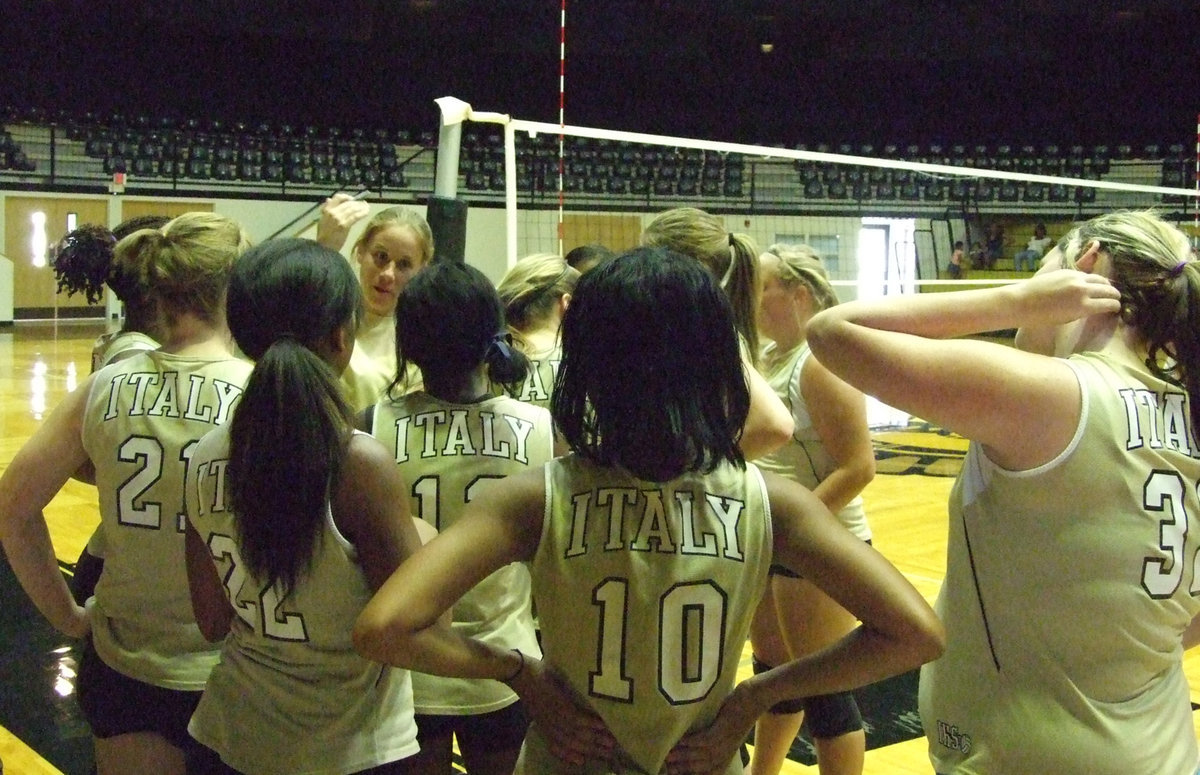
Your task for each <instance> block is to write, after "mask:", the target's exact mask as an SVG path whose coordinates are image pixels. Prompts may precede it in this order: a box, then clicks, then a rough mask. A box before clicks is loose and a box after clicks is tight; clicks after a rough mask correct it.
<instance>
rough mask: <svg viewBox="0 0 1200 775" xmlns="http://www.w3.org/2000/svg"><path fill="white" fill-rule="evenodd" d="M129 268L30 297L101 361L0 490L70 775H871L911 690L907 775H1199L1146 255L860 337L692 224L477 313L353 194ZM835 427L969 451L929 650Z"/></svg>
mask: <svg viewBox="0 0 1200 775" xmlns="http://www.w3.org/2000/svg"><path fill="white" fill-rule="evenodd" d="M364 220H365V227H364V228H363V229H362V231H361V234H360V236H359V237H358V238H357V240H356V241H355V242H354V243H353V245H352V246H350V250H349V252H350V255H351V261H349V262H348V261H346V260H345V258H344V257H343V255H342V254H341V253H340V252H339V251H340V250H341V248H342V247H343V244H344V243H345V242H346V241H347V236H348V234H349V232H350V229H351V226H352V225H354V224H355V223H356V222H359V221H364ZM114 233H115V237H110V238H109V239H108V241H107V242H106V241H105V239H93V240H89V239H85V236H86V235H81V236H73V237H71V238H69V239H68V241H67V242H66V243H64V253H63V256H64V259H60V262H59V264H60V266H61V269H60V270H59V271H60V272H63V273H66V274H67V275H68V276H67V277H65V279H60V283H65V284H66V285H67V286H68V287H70V288H72V289H77V290H87V291H88V293H89V295H90V294H93V293H98V292H99V289H100V288H101V287H102V286H103V285H108V286H109V287H110V288H111V289H112V290H113V291H114V292H115V293H117V294H118V296H119V297H120V299H121V300H122V302H123V303H124V304H125V307H126V310H127V313H126V317H125V322H124V327H123V329H122V331H120V332H116V333H115V334H112V335H108V336H105V337H103V338H102V340H100V341H98V342H97V344H96V350H95V355H94V361H93V366H94V373H93V374H92V376H91V377H89V378H88V379H87V380H86V381H84V382H83V383H82V384H81V385H80V387H79V388H78V389H77V390H75V391H74V392H73V393H71V394H69V395H68V396H67V397H66V398H65V399H64V400H63V401H62V402H61V404H60V405H59V406H58V407H57V408H56V409H55V410H54V411H53V412H52V413H50V414H49V415H48V416H47V418H46V419H45V421H44V422H43V423H42V425H41V426H40V427H39V429H38V430H37V431H36V433H35V435H34V436H33V437H32V438H31V439H30V440H29V442H28V443H27V444H26V445H25V446H24V447H23V448H22V449H21V450H20V451H19V452H18V454H17V455H16V457H15V458H14V460H13V461H12V463H11V465H9V467H8V469H7V470H6V471H5V473H4V475H3V477H2V478H0V542H2V544H3V547H4V551H5V553H6V554H7V556H8V558H9V561H10V563H11V564H12V566H13V569H14V571H15V573H16V574H17V577H18V579H19V580H20V581H21V584H22V586H23V587H24V589H25V590H26V592H27V593H28V594H29V596H30V598H31V599H32V600H33V602H34V603H35V604H36V605H37V607H38V609H39V610H40V611H41V612H42V614H43V615H44V616H45V617H46V618H47V619H48V620H49V621H50V622H51V624H53V625H54V626H55V627H56V628H57V629H59V630H60V631H62V632H63V633H65V634H67V635H69V636H72V637H76V638H81V639H82V642H83V645H82V656H81V660H80V669H79V675H78V681H77V693H78V698H79V702H80V705H81V708H82V709H83V712H84V715H85V717H86V718H87V720H88V722H89V724H90V725H91V728H92V733H93V738H94V743H95V760H96V765H97V771H98V772H99V773H100V775H110V774H111V773H131V772H156V773H184V772H186V773H246V775H273V774H276V773H278V774H279V775H283V774H284V773H301V772H303V773H327V774H329V775H345V774H348V773H360V772H367V773H421V774H422V775H424V774H425V773H429V774H431V775H432V774H434V773H436V774H437V775H445V774H446V773H450V772H452V771H453V769H452V756H453V751H454V749H455V747H456V748H457V750H458V752H459V753H460V755H461V757H462V762H463V764H464V766H465V768H466V770H467V772H468V773H471V774H472V775H493V774H494V775H508V774H510V773H529V774H537V775H542V774H543V773H564V774H565V773H571V774H572V775H576V774H577V773H584V774H587V775H593V774H594V775H602V774H605V773H614V775H615V774H616V773H646V774H648V775H658V774H659V773H670V775H692V774H693V773H695V774H703V775H707V774H709V773H712V774H715V775H734V774H735V773H743V772H749V773H752V775H777V773H778V772H779V771H780V768H781V766H782V764H783V760H784V758H785V756H786V754H787V751H788V748H789V747H790V745H791V741H792V740H793V739H794V738H795V736H796V734H797V732H798V730H799V729H800V726H801V724H802V723H806V724H807V725H808V729H809V732H810V734H811V736H812V738H813V740H814V744H815V747H816V751H817V757H818V761H819V767H820V771H821V772H822V773H823V775H834V774H837V773H858V774H859V775H861V773H862V767H863V758H864V750H865V734H864V725H863V721H862V718H861V715H860V712H859V709H858V707H857V704H856V701H855V696H854V694H853V690H854V689H856V688H858V687H861V686H863V685H866V684H869V683H873V682H876V681H879V680H882V679H884V678H887V677H890V676H893V675H896V674H899V673H902V672H905V671H909V670H913V669H915V668H918V667H921V678H920V690H919V692H920V696H919V704H920V715H921V722H922V724H923V725H924V728H925V733H926V737H927V738H928V742H929V755H930V762H931V766H932V768H933V771H934V772H935V773H937V775H951V774H952V773H953V774H956V775H957V774H959V773H962V774H964V775H971V774H978V773H1030V772H1055V773H1080V774H1081V775H1082V774H1084V773H1086V774H1087V775H1151V773H1155V774H1158V773H1169V775H1194V773H1197V772H1198V771H1200V750H1198V749H1197V743H1196V735H1195V733H1194V730H1193V722H1192V710H1191V704H1190V699H1189V688H1188V685H1187V680H1186V677H1185V675H1184V672H1183V667H1182V654H1183V651H1184V649H1185V648H1187V647H1190V646H1191V645H1193V644H1195V643H1196V642H1200V625H1198V624H1195V623H1194V622H1195V621H1196V620H1197V614H1200V591H1198V590H1200V575H1198V574H1197V568H1198V567H1200V566H1197V565H1196V563H1194V562H1193V560H1194V555H1195V549H1194V546H1192V544H1193V543H1194V538H1193V536H1195V535H1200V523H1198V522H1197V520H1200V497H1198V496H1197V490H1196V486H1195V483H1196V482H1197V481H1200V455H1198V454H1196V452H1195V450H1196V449H1197V444H1196V428H1197V427H1200V424H1198V422H1197V418H1198V417H1200V406H1198V404H1197V399H1200V263H1197V259H1196V256H1195V255H1194V253H1193V251H1192V248H1191V246H1190V244H1189V242H1188V239H1187V237H1186V235H1184V234H1183V233H1182V232H1181V231H1179V230H1178V229H1177V228H1176V227H1175V226H1172V225H1171V224H1169V223H1167V222H1165V221H1164V220H1162V219H1161V218H1160V217H1159V216H1157V215H1155V214H1153V213H1150V212H1129V211H1122V212H1115V213H1112V214H1108V215H1103V216H1100V217H1097V218H1094V219H1093V220H1091V221H1088V222H1086V223H1083V224H1080V225H1079V226H1077V227H1076V228H1075V229H1073V230H1072V231H1071V232H1070V233H1069V234H1068V235H1067V236H1066V237H1064V238H1063V239H1062V240H1061V241H1060V243H1059V244H1058V245H1057V246H1056V247H1054V248H1053V249H1052V250H1050V252H1049V254H1048V255H1047V256H1046V257H1045V259H1043V261H1042V265H1041V268H1040V269H1039V270H1038V272H1037V273H1036V274H1035V275H1034V276H1033V277H1032V278H1030V279H1028V280H1024V281H1021V282H1019V283H1015V284H1013V285H1008V286H1002V287H996V288H991V289H986V290H971V291H957V292H949V293H930V294H919V295H916V296H905V297H899V298H884V299H881V300H877V301H848V302H846V303H838V298H837V295H836V293H834V290H833V287H832V285H831V284H830V282H829V278H828V276H827V274H826V272H825V269H824V267H823V266H822V263H821V259H820V257H819V256H817V255H816V254H815V253H814V252H813V251H812V250H811V248H808V247H807V246H804V245H772V246H770V247H769V248H767V249H766V250H765V251H760V250H759V249H758V247H757V246H756V245H755V244H754V242H753V240H751V239H750V238H749V236H748V235H745V234H741V233H736V232H735V233H731V232H729V231H728V230H727V227H726V225H725V221H724V219H722V218H719V217H717V216H713V215H711V214H709V213H706V212H704V211H701V210H697V209H694V208H677V209H673V210H669V211H666V212H664V213H660V214H658V215H656V216H655V217H654V218H653V219H651V220H650V222H649V223H648V224H647V226H646V228H645V230H644V233H643V235H642V240H641V242H642V244H641V246H639V247H637V248H634V249H631V250H628V251H626V252H623V253H620V254H612V253H611V252H608V251H605V250H603V249H598V248H595V247H593V248H592V249H590V250H588V251H582V252H580V253H579V254H575V255H571V254H569V255H568V256H565V257H564V256H556V255H547V254H537V255H532V256H529V257H527V258H525V259H523V260H522V261H519V262H518V263H517V264H516V266H514V267H513V268H512V269H511V270H510V271H509V272H508V273H507V274H506V275H505V277H504V278H503V279H502V280H501V281H500V282H499V283H498V284H496V285H493V283H492V282H491V280H489V279H488V278H487V277H486V276H485V275H484V274H483V273H481V272H480V271H479V270H477V269H475V268H474V267H472V266H470V265H469V257H468V263H466V264H463V263H458V262H453V261H436V260H434V259H433V256H434V254H435V251H434V245H433V236H432V233H431V232H430V230H429V228H428V225H427V224H425V223H424V221H423V219H421V218H420V217H419V216H416V215H415V214H414V213H412V212H411V211H407V210H404V209H403V208H386V209H383V210H379V211H378V212H376V213H374V215H371V207H370V206H369V205H368V204H367V203H365V202H362V201H360V200H355V199H351V198H350V197H347V196H344V195H336V196H334V197H332V198H331V199H329V200H328V201H327V202H326V203H325V205H324V207H323V210H322V219H321V224H320V227H319V229H318V236H317V239H316V240H306V239H299V238H284V239H273V240H269V241H267V242H264V243H261V244H259V245H254V246H251V244H250V241H249V239H248V238H247V237H246V234H245V232H244V231H243V230H242V228H241V227H240V226H239V225H238V224H237V223H235V222H234V221H232V220H231V219H229V218H226V217H224V216H220V215H214V214H211V213H189V214H185V215H181V216H179V217H177V218H174V219H171V220H166V219H160V220H158V221H153V222H145V221H139V222H137V223H133V224H129V225H128V228H126V229H121V228H118V229H117V230H114ZM67 248H71V249H70V250H68V249H67ZM84 249H88V250H98V251H104V250H107V251H109V254H110V255H108V259H107V264H106V266H105V269H104V271H103V272H102V273H101V274H99V275H92V276H87V277H85V276H75V275H72V273H73V272H76V267H81V266H85V265H86V266H94V265H95V262H87V261H83V260H79V261H76V260H75V259H74V257H73V255H72V250H84ZM585 252H586V253H587V255H584V253H585ZM356 268H357V271H356ZM1008 328H1013V329H1018V334H1017V338H1016V343H1015V344H1016V346H1015V347H1009V346H1007V345H1002V344H996V343H992V342H989V341H984V340H978V339H973V338H971V335H973V334H979V333H984V332H989V331H996V330H1002V329H1008ZM865 395H872V396H875V397H877V398H878V399H880V400H881V401H883V402H885V403H887V404H889V405H892V406H894V407H897V408H899V409H902V410H905V411H907V412H910V413H911V414H913V415H916V416H918V417H921V418H923V419H924V420H927V421H929V422H931V423H934V424H936V425H938V426H939V427H943V428H946V429H948V430H951V431H954V432H957V433H960V434H961V435H963V436H965V437H966V438H968V439H969V440H970V447H969V450H968V453H967V456H966V460H965V462H964V466H963V471H962V473H961V474H960V475H959V478H958V480H957V481H956V484H955V487H954V490H953V492H952V493H951V496H950V502H949V508H948V513H949V531H950V539H949V548H948V557H947V571H946V577H945V583H944V584H943V587H942V590H941V592H940V593H939V596H938V600H937V602H936V604H935V605H934V606H932V607H931V606H930V605H929V604H928V603H927V602H926V601H925V600H924V599H923V598H922V596H921V595H920V594H919V593H918V592H917V591H916V589H914V587H913V586H912V584H911V583H910V582H909V581H908V580H907V579H906V578H905V577H904V576H903V575H902V574H901V573H900V572H899V571H897V570H896V568H895V567H893V566H892V565H891V564H890V563H889V562H888V561H887V560H886V559H885V558H884V557H883V556H882V555H881V554H880V553H879V552H878V551H876V550H875V548H873V546H872V545H871V542H872V536H871V532H870V528H869V523H868V515H867V514H866V511H865V509H864V507H863V501H862V497H861V493H862V490H863V488H864V487H866V485H867V484H868V483H869V482H870V481H871V479H872V477H873V476H874V457H873V452H872V446H871V439H870V432H869V430H868V426H867V421H866V411H865V402H866V399H865ZM70 478H76V479H79V480H82V481H87V482H92V483H94V484H95V485H96V488H97V491H98V493H99V498H100V515H101V522H100V527H99V528H98V530H97V531H96V534H95V536H94V537H93V538H92V540H91V541H90V542H89V544H88V548H87V550H86V551H85V553H84V555H83V556H82V557H81V558H80V562H79V565H78V570H77V573H76V575H75V577H74V579H73V582H72V585H71V586H69V585H68V584H67V582H66V581H65V580H64V578H63V576H62V574H61V573H60V571H59V568H58V564H57V560H56V557H55V554H54V550H53V547H52V546H51V543H50V536H49V530H48V527H47V524H46V521H45V519H44V517H43V516H42V510H43V509H44V508H45V507H46V505H47V504H48V503H49V502H50V500H51V499H52V498H53V497H54V496H55V494H56V493H57V492H58V491H59V490H60V489H61V488H62V486H63V485H64V484H65V483H66V482H67V480H68V479H70ZM1049 589H1053V590H1054V594H1053V595H1048V594H1047V590H1049ZM747 642H749V643H750V644H751V646H752V650H753V654H754V663H755V664H754V668H755V669H754V675H753V676H752V677H751V678H748V679H746V680H743V681H740V682H739V681H738V680H737V670H738V664H739V661H740V659H741V655H742V652H743V649H744V647H745V644H746V643H747ZM751 733H753V735H754V737H753V741H754V746H753V755H752V756H748V755H747V754H746V750H747V749H746V747H745V742H746V741H747V739H748V738H749V736H750V734H751Z"/></svg>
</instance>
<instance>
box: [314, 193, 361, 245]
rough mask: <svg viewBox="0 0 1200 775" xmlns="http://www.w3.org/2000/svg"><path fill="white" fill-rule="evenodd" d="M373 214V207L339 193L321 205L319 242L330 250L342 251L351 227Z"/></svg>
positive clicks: (318, 230) (318, 227)
mask: <svg viewBox="0 0 1200 775" xmlns="http://www.w3.org/2000/svg"><path fill="white" fill-rule="evenodd" d="M370 214H371V205H369V204H367V203H366V202H364V201H362V200H361V199H355V198H354V197H352V196H350V195H349V194H346V193H341V192H339V193H337V194H334V195H333V196H331V197H329V198H328V199H326V200H325V203H324V204H322V205H321V217H320V218H319V219H318V220H317V242H319V243H320V244H321V245H323V246H325V247H327V248H329V249H330V250H341V249H342V246H343V245H345V244H346V237H348V236H349V235H350V227H351V226H353V225H354V224H356V223H358V222H359V221H361V220H362V219H363V218H366V217H367V216H368V215H370Z"/></svg>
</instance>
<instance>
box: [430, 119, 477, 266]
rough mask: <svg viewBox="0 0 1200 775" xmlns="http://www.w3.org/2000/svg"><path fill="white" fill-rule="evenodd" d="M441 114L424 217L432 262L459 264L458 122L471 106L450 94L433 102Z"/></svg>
mask: <svg viewBox="0 0 1200 775" xmlns="http://www.w3.org/2000/svg"><path fill="white" fill-rule="evenodd" d="M434 102H435V103H436V104H437V106H438V110H439V111H440V114H441V128H440V130H439V132H438V146H437V163H436V164H435V166H434V179H433V195H432V196H430V197H429V202H428V204H427V206H426V210H425V220H426V222H428V223H429V230H430V231H431V232H432V233H433V246H434V255H433V260H434V261H452V262H457V263H460V264H461V263H463V262H464V261H465V260H466V249H467V203H466V201H465V200H463V199H459V198H458V167H459V156H460V154H461V151H462V124H463V121H465V120H466V118H467V114H468V113H469V112H470V110H471V106H470V105H468V104H467V103H465V102H463V101H462V100H459V99H456V98H454V97H442V98H440V99H437V100H435V101H434Z"/></svg>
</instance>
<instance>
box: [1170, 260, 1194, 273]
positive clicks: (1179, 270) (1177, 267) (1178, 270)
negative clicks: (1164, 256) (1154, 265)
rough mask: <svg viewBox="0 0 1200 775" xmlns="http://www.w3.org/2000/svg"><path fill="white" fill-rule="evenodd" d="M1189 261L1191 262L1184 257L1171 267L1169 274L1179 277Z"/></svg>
mask: <svg viewBox="0 0 1200 775" xmlns="http://www.w3.org/2000/svg"><path fill="white" fill-rule="evenodd" d="M1189 263H1190V262H1189V261H1188V260H1187V259H1186V258H1185V259H1183V260H1182V261H1180V262H1179V263H1178V264H1176V265H1175V266H1173V267H1171V269H1170V271H1168V272H1167V275H1168V276H1169V277H1178V276H1179V275H1181V274H1183V268H1184V267H1185V266H1187V265H1188V264H1189Z"/></svg>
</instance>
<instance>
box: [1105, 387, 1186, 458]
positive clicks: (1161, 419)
mask: <svg viewBox="0 0 1200 775" xmlns="http://www.w3.org/2000/svg"><path fill="white" fill-rule="evenodd" d="M1120 394H1121V400H1122V401H1123V402H1124V404H1125V419H1126V423H1127V425H1126V429H1127V435H1126V441H1125V449H1130V450H1133V449H1141V448H1142V447H1149V448H1150V449H1169V450H1174V451H1176V452H1179V453H1182V454H1184V455H1188V456H1190V457H1194V458H1200V449H1198V448H1197V446H1196V439H1195V438H1194V434H1193V433H1192V431H1191V422H1190V419H1189V414H1188V404H1187V396H1186V395H1185V394H1184V393H1176V392H1167V393H1163V394H1162V395H1161V400H1160V395H1159V393H1157V392H1155V391H1153V390H1146V389H1136V390H1135V389H1133V388H1126V389H1124V390H1121V391H1120Z"/></svg>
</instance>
